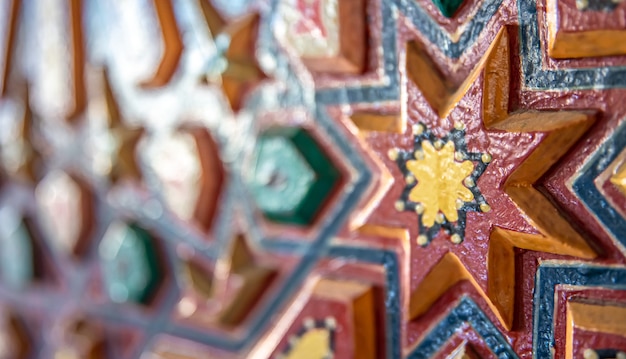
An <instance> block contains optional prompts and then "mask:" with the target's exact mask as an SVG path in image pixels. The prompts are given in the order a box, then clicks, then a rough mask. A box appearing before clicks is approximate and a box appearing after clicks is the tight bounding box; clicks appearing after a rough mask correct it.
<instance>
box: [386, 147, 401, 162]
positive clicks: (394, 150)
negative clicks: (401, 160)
mask: <svg viewBox="0 0 626 359" xmlns="http://www.w3.org/2000/svg"><path fill="white" fill-rule="evenodd" d="M398 155H399V152H398V149H397V148H392V149H390V150H389V151H388V152H387V157H389V159H390V160H392V161H395V160H397V159H398Z"/></svg>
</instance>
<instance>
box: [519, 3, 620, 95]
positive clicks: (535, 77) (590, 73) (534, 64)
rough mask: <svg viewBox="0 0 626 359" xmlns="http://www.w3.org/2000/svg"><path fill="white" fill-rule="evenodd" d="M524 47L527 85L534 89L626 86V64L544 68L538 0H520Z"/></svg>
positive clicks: (521, 32) (522, 44)
mask: <svg viewBox="0 0 626 359" xmlns="http://www.w3.org/2000/svg"><path fill="white" fill-rule="evenodd" d="M517 4H518V13H519V14H522V15H521V16H519V24H520V28H519V34H520V51H521V59H522V73H523V77H524V85H525V87H526V88H528V89H533V90H572V89H592V88H594V89H609V88H625V87H626V67H598V68H585V69H564V70H544V68H543V63H542V54H541V43H540V41H541V40H540V39H541V38H540V36H539V25H538V24H539V22H538V18H537V5H536V1H535V0H518V2H517Z"/></svg>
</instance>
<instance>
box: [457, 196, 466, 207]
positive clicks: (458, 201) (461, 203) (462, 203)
mask: <svg viewBox="0 0 626 359" xmlns="http://www.w3.org/2000/svg"><path fill="white" fill-rule="evenodd" d="M464 205H465V202H463V201H462V200H460V199H458V198H457V199H456V209H461V208H463V206H464Z"/></svg>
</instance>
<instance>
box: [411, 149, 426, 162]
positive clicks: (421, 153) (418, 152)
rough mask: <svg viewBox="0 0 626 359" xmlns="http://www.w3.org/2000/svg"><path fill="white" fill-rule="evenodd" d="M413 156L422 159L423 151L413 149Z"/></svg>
mask: <svg viewBox="0 0 626 359" xmlns="http://www.w3.org/2000/svg"><path fill="white" fill-rule="evenodd" d="M413 157H415V159H417V160H423V159H424V151H421V150H417V151H415V153H413Z"/></svg>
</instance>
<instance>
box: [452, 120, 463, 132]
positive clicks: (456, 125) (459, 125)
mask: <svg viewBox="0 0 626 359" xmlns="http://www.w3.org/2000/svg"><path fill="white" fill-rule="evenodd" d="M454 128H456V129H457V130H459V131H463V130H464V129H465V124H464V123H463V122H459V121H457V122H455V123H454Z"/></svg>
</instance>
